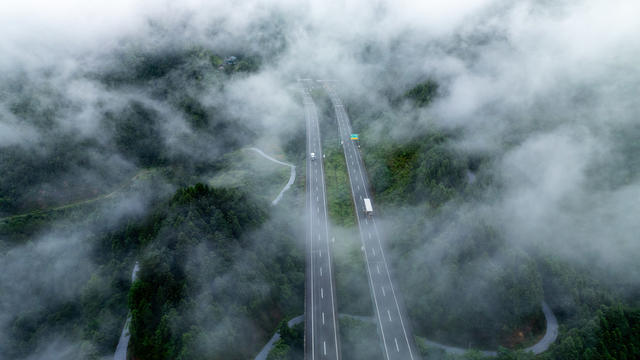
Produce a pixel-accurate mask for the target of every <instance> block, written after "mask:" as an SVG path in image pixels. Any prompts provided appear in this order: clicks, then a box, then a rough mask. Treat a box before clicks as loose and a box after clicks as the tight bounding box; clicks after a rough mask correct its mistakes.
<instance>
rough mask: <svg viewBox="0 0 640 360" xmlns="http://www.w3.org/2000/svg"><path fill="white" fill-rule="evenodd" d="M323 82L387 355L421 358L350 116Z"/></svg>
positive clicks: (394, 358) (390, 356)
mask: <svg viewBox="0 0 640 360" xmlns="http://www.w3.org/2000/svg"><path fill="white" fill-rule="evenodd" d="M323 84H324V87H325V89H326V91H327V93H328V94H329V97H330V98H331V102H332V104H333V107H334V110H335V114H336V118H337V121H338V127H339V132H340V140H341V141H342V144H343V145H342V147H343V150H344V155H345V159H346V162H347V171H348V173H349V180H350V182H351V194H352V195H353V201H354V206H355V210H356V214H357V219H358V227H359V229H360V238H361V240H362V251H363V255H364V258H365V263H366V266H367V272H368V277H369V286H370V290H371V296H372V299H373V303H374V311H375V312H376V314H375V317H376V319H377V323H378V334H379V336H380V340H381V343H382V348H383V354H384V355H385V359H388V360H392V359H393V360H396V359H411V360H413V359H415V358H420V356H419V355H418V353H417V352H416V350H415V349H416V347H415V343H414V338H413V335H412V332H411V329H410V328H409V326H408V324H407V321H406V316H405V315H404V313H405V312H404V307H403V305H402V304H401V301H400V299H399V296H398V295H397V294H396V290H395V287H394V286H393V281H392V276H391V272H390V271H389V267H388V265H387V260H386V258H385V255H384V247H383V246H382V242H381V239H380V235H379V233H378V227H377V224H376V221H375V210H376V207H375V205H374V206H373V211H374V215H366V214H365V212H364V201H363V200H364V199H366V198H368V199H371V202H372V203H373V199H372V198H371V192H370V188H369V184H368V181H367V176H366V173H365V167H364V163H363V162H362V158H361V156H360V152H359V150H358V147H357V146H356V144H355V143H354V142H353V141H352V140H351V137H350V135H351V133H352V132H351V124H350V121H349V117H348V115H347V112H346V111H345V108H344V105H343V104H342V101H341V100H340V98H339V97H338V95H337V93H336V91H335V89H334V88H333V86H331V85H330V84H329V83H328V82H324V83H323Z"/></svg>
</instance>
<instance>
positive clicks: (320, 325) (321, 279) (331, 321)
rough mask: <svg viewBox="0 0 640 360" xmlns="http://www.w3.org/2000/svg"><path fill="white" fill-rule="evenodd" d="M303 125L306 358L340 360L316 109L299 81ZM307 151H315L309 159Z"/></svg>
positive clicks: (308, 359) (308, 83)
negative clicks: (305, 218) (304, 159)
mask: <svg viewBox="0 0 640 360" xmlns="http://www.w3.org/2000/svg"><path fill="white" fill-rule="evenodd" d="M300 84H301V85H302V93H303V103H304V110H305V118H306V124H307V166H306V167H307V172H306V179H307V181H306V195H307V198H306V203H307V216H308V218H307V221H308V223H307V239H306V240H307V241H306V246H307V251H306V256H307V258H306V270H305V277H306V279H305V335H304V339H305V341H304V352H305V359H307V360H325V359H331V360H333V359H336V360H337V359H340V358H341V356H340V341H339V334H338V322H337V315H338V314H337V308H336V300H335V283H334V281H333V264H332V262H331V242H330V241H329V225H328V218H327V200H326V196H325V183H324V166H323V160H322V159H323V155H322V147H321V141H320V126H319V124H318V112H317V109H316V106H315V104H314V102H313V99H312V98H311V95H310V94H309V90H310V88H309V87H310V86H311V85H312V83H311V82H309V81H306V80H302V81H301V82H300ZM311 153H314V154H315V159H312V157H311V155H310V154H311Z"/></svg>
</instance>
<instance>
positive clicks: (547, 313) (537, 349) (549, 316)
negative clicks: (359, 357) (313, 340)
mask: <svg viewBox="0 0 640 360" xmlns="http://www.w3.org/2000/svg"><path fill="white" fill-rule="evenodd" d="M542 312H543V313H544V318H545V321H546V323H547V330H546V331H545V334H544V337H543V338H542V339H540V341H538V342H537V343H536V344H534V345H533V346H530V347H528V348H525V349H524V351H530V352H532V353H534V354H536V355H537V354H541V353H543V352H545V351H547V350H548V349H549V346H551V344H553V343H554V342H555V341H556V338H557V337H558V320H557V319H556V316H555V315H554V314H553V311H551V308H550V307H549V306H548V305H547V303H546V302H544V301H543V302H542ZM339 317H340V318H352V319H356V320H360V321H364V322H369V323H375V322H376V319H375V318H372V317H368V316H358V315H349V314H339ZM302 320H303V315H300V316H298V317H295V318H293V319H291V320H289V322H288V323H287V324H288V325H289V327H292V326H294V325H295V324H297V323H299V322H301V321H302ZM279 339H280V335H279V334H278V333H276V334H275V335H273V337H272V338H271V340H269V342H268V343H267V344H266V345H265V346H264V347H263V348H262V351H260V353H259V354H258V356H256V358H255V360H266V358H267V355H269V351H271V349H272V348H273V345H274V344H275V342H276V341H278V340H279ZM420 341H422V342H423V343H425V344H427V345H429V346H432V347H436V348H439V349H442V350H444V351H446V352H447V353H450V354H457V355H462V354H465V353H466V352H467V351H469V349H464V348H459V347H455V346H448V345H444V344H440V343H437V342H435V341H431V340H428V339H425V338H420ZM481 353H482V354H483V355H485V356H496V355H498V352H497V351H487V350H485V351H481Z"/></svg>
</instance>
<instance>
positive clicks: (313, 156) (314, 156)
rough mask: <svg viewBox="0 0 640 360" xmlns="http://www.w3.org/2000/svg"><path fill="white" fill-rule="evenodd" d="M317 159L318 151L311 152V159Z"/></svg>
mask: <svg viewBox="0 0 640 360" xmlns="http://www.w3.org/2000/svg"><path fill="white" fill-rule="evenodd" d="M315 159H316V153H311V161H313V160H315Z"/></svg>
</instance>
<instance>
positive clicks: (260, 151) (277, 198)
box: [249, 147, 296, 205]
mask: <svg viewBox="0 0 640 360" xmlns="http://www.w3.org/2000/svg"><path fill="white" fill-rule="evenodd" d="M249 150H252V151H255V152H257V153H258V154H260V155H262V157H264V158H266V159H267V160H270V161H273V162H274V163H277V164H280V165H285V166H289V167H290V168H291V175H289V181H288V182H287V184H286V185H285V186H284V187H283V188H282V190H281V191H280V193H279V194H278V196H277V197H276V198H275V199H273V201H272V202H271V205H278V203H279V202H280V200H282V195H284V193H285V191H287V190H289V188H290V187H291V185H293V181H294V180H295V179H296V166H295V165H293V164H289V163H286V162H284V161H280V160H277V159H274V158H272V157H271V156H269V155H267V154H265V153H264V152H263V151H262V150H260V149H258V148H255V147H252V148H249Z"/></svg>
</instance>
